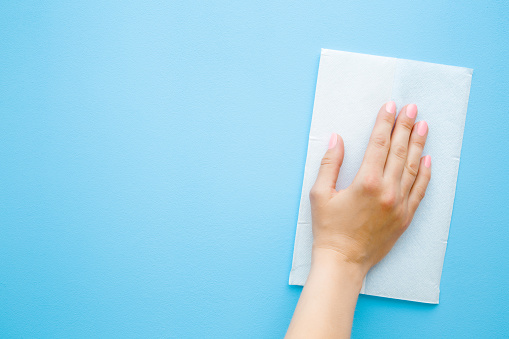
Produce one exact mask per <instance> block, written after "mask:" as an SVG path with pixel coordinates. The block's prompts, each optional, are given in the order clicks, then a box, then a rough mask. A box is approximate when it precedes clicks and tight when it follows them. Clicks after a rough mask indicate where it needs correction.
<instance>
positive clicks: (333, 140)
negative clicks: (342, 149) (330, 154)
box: [329, 133, 338, 149]
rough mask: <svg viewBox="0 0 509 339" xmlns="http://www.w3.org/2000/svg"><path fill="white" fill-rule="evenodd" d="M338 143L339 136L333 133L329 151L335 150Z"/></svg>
mask: <svg viewBox="0 0 509 339" xmlns="http://www.w3.org/2000/svg"><path fill="white" fill-rule="evenodd" d="M337 143H338V135H337V134H336V133H332V135H331V136H330V140H329V149H331V148H334V147H335V146H336V144H337Z"/></svg>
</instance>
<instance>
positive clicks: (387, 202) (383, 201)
mask: <svg viewBox="0 0 509 339" xmlns="http://www.w3.org/2000/svg"><path fill="white" fill-rule="evenodd" d="M397 201H398V199H397V196H396V193H395V192H394V191H387V192H385V193H384V194H383V195H382V196H381V198H380V205H381V206H382V208H383V209H386V210H390V209H393V208H394V207H395V206H396V203H397Z"/></svg>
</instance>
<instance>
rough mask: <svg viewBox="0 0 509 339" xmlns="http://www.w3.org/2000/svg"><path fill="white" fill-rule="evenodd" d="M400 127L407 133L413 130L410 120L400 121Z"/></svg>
mask: <svg viewBox="0 0 509 339" xmlns="http://www.w3.org/2000/svg"><path fill="white" fill-rule="evenodd" d="M400 126H401V128H403V129H404V130H406V131H407V132H409V133H410V132H412V129H413V128H414V123H413V121H412V120H410V119H401V121H400Z"/></svg>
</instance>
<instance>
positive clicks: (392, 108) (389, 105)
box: [385, 101, 396, 114]
mask: <svg viewBox="0 0 509 339" xmlns="http://www.w3.org/2000/svg"><path fill="white" fill-rule="evenodd" d="M385 110H386V111H387V112H389V113H392V114H394V113H396V103H395V102H394V101H389V102H388V103H386V104H385Z"/></svg>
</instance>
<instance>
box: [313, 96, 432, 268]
mask: <svg viewBox="0 0 509 339" xmlns="http://www.w3.org/2000/svg"><path fill="white" fill-rule="evenodd" d="M395 113H396V105H395V104H394V102H389V103H387V104H386V105H384V106H383V107H382V108H381V109H380V112H379V113H378V117H377V120H376V123H375V127H374V128H373V133H372V134H371V138H370V140H369V144H368V148H367V150H366V153H365V155H364V160H363V162H362V165H361V167H360V169H359V172H358V173H357V176H356V177H355V179H354V180H353V182H352V184H351V185H350V186H349V187H348V188H346V189H344V190H341V191H339V192H338V191H336V189H335V187H336V180H337V177H338V174H339V170H340V167H341V163H342V162H343V154H344V146H343V140H342V139H341V137H339V136H338V135H337V134H333V135H332V137H331V139H330V143H329V150H328V151H327V153H326V154H325V156H324V158H323V160H322V164H321V167H320V172H319V174H318V177H317V179H316V183H315V185H314V186H313V188H312V189H311V192H310V199H311V211H312V216H313V239H314V241H313V251H316V250H318V249H327V250H332V251H335V252H337V253H338V254H339V255H340V259H341V258H342V259H343V260H344V261H346V262H348V263H353V264H356V265H358V267H359V269H360V270H361V272H362V273H363V274H366V273H367V272H368V270H369V269H370V268H371V267H372V266H373V265H375V264H376V263H377V262H379V261H380V260H381V259H382V258H383V257H384V256H385V255H386V254H387V253H388V252H389V251H390V250H391V248H392V246H393V245H394V243H395V242H396V240H397V239H398V238H399V237H400V235H401V234H402V233H403V232H404V231H405V230H406V229H407V227H408V225H409V224H410V222H411V221H412V218H413V216H414V213H415V210H416V209H417V206H419V203H420V202H421V200H422V198H423V197H424V193H425V191H426V187H427V185H428V182H429V180H430V176H431V158H430V156H429V155H428V156H425V157H423V158H421V154H422V150H423V148H424V144H425V143H426V137H427V135H428V125H427V123H426V122H425V121H421V122H419V123H416V124H414V123H415V118H416V116H417V107H416V105H413V104H412V105H407V106H405V107H403V109H402V110H401V112H400V114H399V115H398V119H397V121H396V125H395V127H394V121H395ZM393 127H394V131H393ZM392 131H393V132H392ZM391 132H392V135H391Z"/></svg>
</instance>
